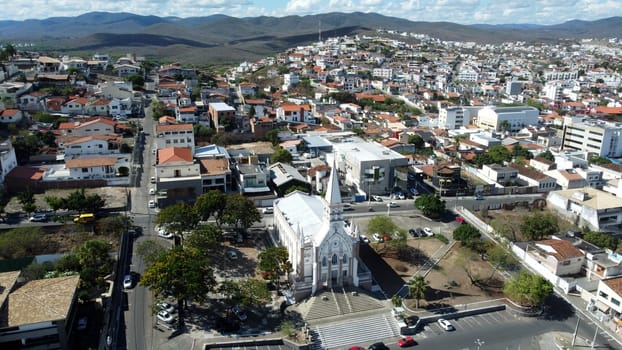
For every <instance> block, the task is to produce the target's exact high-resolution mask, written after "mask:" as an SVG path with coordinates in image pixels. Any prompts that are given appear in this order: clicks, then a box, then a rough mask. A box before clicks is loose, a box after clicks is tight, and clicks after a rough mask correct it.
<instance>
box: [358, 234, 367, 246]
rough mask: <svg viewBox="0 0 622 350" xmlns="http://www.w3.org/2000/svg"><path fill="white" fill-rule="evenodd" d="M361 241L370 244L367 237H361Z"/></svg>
mask: <svg viewBox="0 0 622 350" xmlns="http://www.w3.org/2000/svg"><path fill="white" fill-rule="evenodd" d="M359 239H360V240H361V242H363V243H367V244H369V238H367V236H365V235H360V236H359Z"/></svg>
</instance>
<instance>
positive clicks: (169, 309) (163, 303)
mask: <svg viewBox="0 0 622 350" xmlns="http://www.w3.org/2000/svg"><path fill="white" fill-rule="evenodd" d="M157 306H158V309H159V310H164V311H166V312H168V313H169V314H172V313H174V312H175V306H173V305H171V304H169V303H167V302H166V301H161V302H159V303H158V304H157Z"/></svg>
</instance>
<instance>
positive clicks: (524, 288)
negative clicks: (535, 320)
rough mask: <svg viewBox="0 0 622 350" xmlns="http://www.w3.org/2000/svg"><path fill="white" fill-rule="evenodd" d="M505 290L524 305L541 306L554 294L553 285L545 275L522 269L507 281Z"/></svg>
mask: <svg viewBox="0 0 622 350" xmlns="http://www.w3.org/2000/svg"><path fill="white" fill-rule="evenodd" d="M503 291H504V292H505V293H506V294H507V296H508V297H509V298H510V299H511V300H513V301H515V302H517V303H519V304H521V305H523V306H531V307H534V306H540V305H542V303H543V302H544V301H545V300H546V298H547V297H549V296H550V295H551V294H553V285H551V283H550V282H549V281H547V280H546V279H544V277H542V276H539V275H535V274H532V273H530V272H527V271H521V272H520V274H519V275H518V276H517V277H514V278H512V279H510V280H509V281H507V282H506V284H505V286H504V287H503Z"/></svg>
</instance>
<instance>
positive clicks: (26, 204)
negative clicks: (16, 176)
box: [17, 187, 37, 213]
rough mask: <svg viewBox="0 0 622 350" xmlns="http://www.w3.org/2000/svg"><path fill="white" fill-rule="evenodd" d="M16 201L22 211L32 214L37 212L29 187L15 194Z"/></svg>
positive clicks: (33, 196)
mask: <svg viewBox="0 0 622 350" xmlns="http://www.w3.org/2000/svg"><path fill="white" fill-rule="evenodd" d="M17 200H18V201H19V203H20V204H21V205H22V211H24V212H26V213H32V212H33V211H35V210H37V207H36V206H35V195H34V193H32V191H31V190H30V188H29V187H27V188H26V189H25V190H24V191H22V192H19V193H18V194H17Z"/></svg>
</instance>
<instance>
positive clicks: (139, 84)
mask: <svg viewBox="0 0 622 350" xmlns="http://www.w3.org/2000/svg"><path fill="white" fill-rule="evenodd" d="M127 81H129V82H130V83H132V89H134V90H138V89H142V88H143V87H144V86H145V78H144V77H143V76H142V75H141V74H132V75H130V76H129V77H127Z"/></svg>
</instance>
